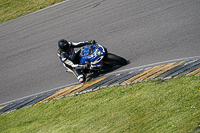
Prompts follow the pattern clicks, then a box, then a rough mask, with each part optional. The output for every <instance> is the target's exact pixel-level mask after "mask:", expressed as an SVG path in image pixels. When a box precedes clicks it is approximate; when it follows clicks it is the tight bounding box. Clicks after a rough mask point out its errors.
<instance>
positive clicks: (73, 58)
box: [57, 41, 92, 83]
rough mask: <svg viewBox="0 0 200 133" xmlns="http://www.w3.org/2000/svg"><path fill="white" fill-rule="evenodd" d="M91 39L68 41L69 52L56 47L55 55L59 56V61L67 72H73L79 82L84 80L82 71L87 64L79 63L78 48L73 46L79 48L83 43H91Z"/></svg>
mask: <svg viewBox="0 0 200 133" xmlns="http://www.w3.org/2000/svg"><path fill="white" fill-rule="evenodd" d="M91 42H92V41H86V42H79V43H74V42H68V43H69V46H70V47H69V50H68V51H69V52H64V51H63V50H61V49H58V52H57V55H58V57H59V58H60V61H61V62H62V63H63V65H64V67H65V68H67V71H68V72H71V73H73V74H74V75H75V76H76V77H77V79H78V81H79V82H81V83H84V82H85V80H86V75H85V73H83V72H82V70H83V69H86V68H88V67H89V66H88V65H81V64H80V61H79V54H80V49H79V50H78V51H75V50H74V48H79V47H82V46H85V45H91V44H92V43H91Z"/></svg>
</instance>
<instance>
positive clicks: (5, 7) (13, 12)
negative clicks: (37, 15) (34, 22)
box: [0, 0, 64, 23]
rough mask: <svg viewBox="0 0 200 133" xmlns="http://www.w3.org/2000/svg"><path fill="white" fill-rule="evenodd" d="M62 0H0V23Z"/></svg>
mask: <svg viewBox="0 0 200 133" xmlns="http://www.w3.org/2000/svg"><path fill="white" fill-rule="evenodd" d="M61 1H64V0H0V16H1V19H0V23H3V22H6V21H9V20H12V19H15V18H18V17H20V16H24V15H26V14H29V13H32V12H34V11H37V10H39V9H42V8H45V7H47V6H50V5H53V4H55V3H59V2H61Z"/></svg>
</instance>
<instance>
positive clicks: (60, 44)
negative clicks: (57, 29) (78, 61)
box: [58, 39, 69, 52]
mask: <svg viewBox="0 0 200 133" xmlns="http://www.w3.org/2000/svg"><path fill="white" fill-rule="evenodd" d="M58 47H59V48H60V49H61V50H63V51H64V52H67V51H68V50H69V43H68V41H67V40H65V39H60V40H59V41H58Z"/></svg>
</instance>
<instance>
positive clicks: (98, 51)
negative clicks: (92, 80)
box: [79, 44, 128, 73]
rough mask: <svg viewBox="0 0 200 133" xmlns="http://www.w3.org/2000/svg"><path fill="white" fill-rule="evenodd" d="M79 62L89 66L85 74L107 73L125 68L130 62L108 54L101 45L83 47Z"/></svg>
mask: <svg viewBox="0 0 200 133" xmlns="http://www.w3.org/2000/svg"><path fill="white" fill-rule="evenodd" d="M79 61H80V63H81V64H83V65H86V64H89V66H90V67H89V69H87V70H84V71H85V73H88V72H89V73H90V72H93V73H96V72H98V73H99V72H100V71H106V70H110V69H112V68H114V67H115V66H124V65H126V64H127V63H128V62H127V60H126V59H124V58H122V57H120V56H117V55H115V54H111V53H108V52H107V49H106V48H105V47H104V46H102V45H100V44H92V45H86V46H83V47H82V48H81V50H80V54H79Z"/></svg>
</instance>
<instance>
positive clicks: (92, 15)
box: [0, 0, 200, 103]
mask: <svg viewBox="0 0 200 133" xmlns="http://www.w3.org/2000/svg"><path fill="white" fill-rule="evenodd" d="M199 7H200V1H199V0H191V1H188V0H176V1H174V0H125V1H121V0H109V1H108V0H82V1H79V0H69V1H66V2H64V3H62V4H59V5H56V6H53V7H51V8H47V9H45V10H41V11H39V12H35V13H32V14H30V15H26V16H24V17H20V18H18V19H14V20H11V21H8V22H6V23H2V24H0V31H1V32H0V45H1V49H0V59H1V61H0V63H1V64H0V70H1V71H0V72H1V74H0V76H1V78H0V84H1V87H0V103H4V102H7V101H11V100H14V99H18V98H21V97H24V96H27V95H31V94H35V93H39V92H42V91H46V90H49V89H52V88H57V87H59V86H64V85H66V84H70V83H74V82H77V79H76V78H75V77H74V76H73V74H70V73H66V72H65V68H64V67H63V66H62V64H61V62H60V61H59V58H58V57H57V55H56V52H57V41H58V40H59V39H61V38H65V39H67V40H69V41H74V42H79V41H86V40H92V39H95V40H96V41H97V42H98V43H100V44H102V45H104V46H105V47H107V48H108V51H109V52H111V53H115V54H117V55H120V56H122V57H124V58H126V59H127V60H129V61H130V62H131V63H130V64H128V65H127V66H124V67H122V68H120V69H118V70H123V69H127V68H132V67H137V66H141V65H147V64H151V63H156V62H161V61H167V60H172V59H178V58H186V57H193V56H199V55H200V52H199V51H200V44H199V42H200V23H199V22H200V17H199V15H200V8H199Z"/></svg>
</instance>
